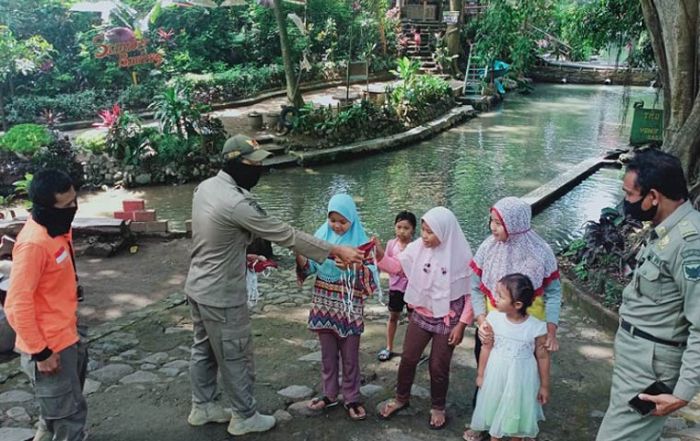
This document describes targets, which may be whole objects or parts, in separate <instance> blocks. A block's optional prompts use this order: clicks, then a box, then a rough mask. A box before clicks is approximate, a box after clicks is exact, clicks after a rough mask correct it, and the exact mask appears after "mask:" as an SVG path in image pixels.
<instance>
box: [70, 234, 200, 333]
mask: <svg viewBox="0 0 700 441" xmlns="http://www.w3.org/2000/svg"><path fill="white" fill-rule="evenodd" d="M137 244H138V251H137V252H136V253H135V254H130V253H129V252H127V251H122V252H120V253H118V254H116V255H115V256H112V257H105V258H96V257H90V256H85V255H81V253H80V249H81V246H80V245H81V244H80V242H79V241H78V243H77V244H76V253H77V254H78V256H77V259H76V265H77V268H78V276H79V277H80V284H81V285H82V286H83V288H84V290H85V300H84V301H83V303H81V305H80V309H79V311H80V315H81V318H82V319H83V320H82V321H83V322H84V323H86V324H87V325H88V326H94V325H97V324H99V323H103V322H105V321H108V320H113V319H117V318H120V317H123V316H125V315H128V314H129V313H131V312H134V311H138V310H139V309H141V308H143V307H145V306H148V305H150V304H152V303H154V302H157V301H159V300H161V299H163V298H165V297H167V296H168V295H170V294H172V293H173V292H174V291H182V289H183V287H184V283H185V278H186V277H187V270H188V266H189V261H190V244H191V241H190V240H187V239H139V240H138V242H137Z"/></svg>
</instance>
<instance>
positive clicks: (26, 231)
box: [5, 170, 87, 441]
mask: <svg viewBox="0 0 700 441" xmlns="http://www.w3.org/2000/svg"><path fill="white" fill-rule="evenodd" d="M29 198H30V199H31V201H32V210H31V217H30V218H29V219H28V220H27V223H26V224H25V225H24V227H23V228H22V231H20V233H19V235H18V236H17V243H16V245H15V247H14V250H13V253H12V257H13V263H12V275H11V278H10V287H9V289H8V292H7V299H6V302H5V312H6V314H7V319H8V321H9V322H10V325H11V326H12V327H13V328H14V330H15V332H16V333H17V340H16V342H15V347H16V349H18V350H19V351H20V352H21V354H22V359H21V361H22V367H23V369H24V370H25V372H26V373H27V375H29V378H30V379H31V381H32V383H33V385H34V392H35V394H36V400H37V402H38V403H39V408H40V412H41V419H42V422H44V423H45V425H46V428H47V429H48V431H49V432H51V433H52V436H53V438H52V439H53V440H54V441H59V440H60V441H82V440H83V439H84V438H85V422H86V418H87V403H86V401H85V397H84V396H83V392H82V384H83V382H84V379H85V376H84V375H85V366H86V360H87V351H85V350H84V348H82V346H81V345H80V344H79V342H80V337H79V335H78V324H77V310H78V284H77V280H76V279H77V278H76V273H75V263H74V260H73V247H72V243H71V223H72V222H73V218H74V217H75V212H76V211H77V209H78V204H77V199H76V192H75V188H74V187H73V182H72V180H71V178H70V176H68V175H67V174H66V173H64V172H62V171H58V170H43V171H40V172H39V173H37V174H36V175H34V179H33V180H32V183H31V185H30V187H29Z"/></svg>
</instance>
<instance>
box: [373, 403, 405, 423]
mask: <svg viewBox="0 0 700 441" xmlns="http://www.w3.org/2000/svg"><path fill="white" fill-rule="evenodd" d="M389 403H394V405H397V406H396V407H395V408H394V410H393V411H392V412H391V413H389V414H388V415H386V416H385V415H382V412H379V419H381V420H388V419H391V418H392V417H393V416H394V415H396V413H397V412H398V411H400V410H401V409H406V408H407V407H409V406H410V405H411V404H410V403H409V402H408V401H406V402H405V403H403V404H402V405H398V404H399V402H398V401H396V400H393V399H392V400H390V401H387V402H386V404H385V405H384V407H383V408H382V410H384V409H386V407H387V406H388V405H389Z"/></svg>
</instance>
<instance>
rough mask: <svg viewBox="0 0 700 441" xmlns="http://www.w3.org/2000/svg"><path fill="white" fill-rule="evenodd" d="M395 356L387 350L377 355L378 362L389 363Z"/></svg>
mask: <svg viewBox="0 0 700 441" xmlns="http://www.w3.org/2000/svg"><path fill="white" fill-rule="evenodd" d="M393 356H394V354H393V353H392V352H391V351H390V350H389V349H387V348H384V349H382V350H381V351H379V352H378V353H377V360H379V361H389V360H391V357H393Z"/></svg>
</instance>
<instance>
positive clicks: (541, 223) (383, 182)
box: [87, 85, 655, 248]
mask: <svg viewBox="0 0 700 441" xmlns="http://www.w3.org/2000/svg"><path fill="white" fill-rule="evenodd" d="M629 92H630V95H631V99H630V100H629V101H625V100H623V94H624V89H623V88H622V87H616V86H613V87H605V86H575V85H538V86H536V89H535V92H534V93H533V94H531V95H529V96H521V95H517V94H511V95H509V96H508V97H507V100H506V101H505V102H504V103H503V105H502V106H501V107H500V108H499V109H498V110H496V111H494V112H490V113H484V114H481V115H480V116H479V117H478V118H476V119H473V120H471V121H469V122H467V123H465V124H462V125H460V126H458V127H455V128H453V129H451V130H449V131H447V132H445V133H442V134H440V135H438V136H437V137H435V138H433V139H431V140H428V141H425V142H422V143H420V144H417V145H414V146H411V147H409V148H406V149H403V150H398V151H394V152H389V153H384V154H378V155H374V156H369V157H363V158H358V159H356V160H347V161H343V162H341V163H337V164H332V165H324V166H317V167H313V168H309V169H302V168H291V169H282V170H272V171H271V172H270V173H269V174H266V175H265V176H263V177H262V179H261V181H260V184H259V185H258V186H257V187H256V188H255V190H254V192H255V193H256V194H257V195H258V197H259V198H260V201H261V204H262V206H263V207H265V209H266V210H267V211H268V212H270V213H272V214H274V215H277V216H279V217H281V218H282V219H285V220H287V221H289V222H290V223H291V224H293V225H295V226H297V227H299V228H301V229H304V230H306V231H309V232H313V231H314V230H315V229H316V228H317V227H318V226H319V225H320V224H321V223H322V222H323V221H324V219H325V209H326V204H327V202H328V200H329V198H330V197H331V196H332V195H333V194H335V193H337V192H343V191H344V192H348V193H350V194H352V195H353V196H354V197H355V198H356V201H357V203H358V208H359V210H360V213H361V215H362V219H363V222H364V224H365V227H366V229H367V230H369V231H370V232H372V233H374V234H378V235H379V236H380V237H381V238H382V239H384V240H386V239H389V238H391V237H392V236H393V219H394V216H395V214H396V213H397V212H398V211H400V210H403V209H408V210H411V211H413V212H414V213H416V215H418V216H420V215H421V214H423V213H424V212H425V211H426V210H428V209H429V208H431V207H433V206H436V205H445V206H447V207H448V208H450V209H452V210H453V211H454V212H455V213H456V214H457V217H458V218H459V220H460V223H461V225H462V227H463V229H464V231H465V233H466V235H467V238H468V239H469V241H470V243H471V244H472V246H473V247H474V248H476V246H477V245H478V244H479V243H480V242H481V241H482V240H483V239H484V238H485V237H486V235H487V234H488V231H487V228H486V219H487V215H488V209H489V207H490V206H491V205H492V204H493V203H494V202H495V201H496V200H498V199H499V198H501V197H504V196H510V195H515V196H522V195H525V194H526V193H528V192H530V191H531V190H533V189H535V188H537V187H539V186H540V185H542V184H544V183H545V182H547V181H549V180H551V179H552V178H554V177H556V176H557V175H559V174H561V173H563V172H565V171H566V170H568V169H569V168H570V167H572V166H575V165H577V164H578V163H580V162H581V161H584V160H586V159H588V158H592V157H598V156H601V155H603V154H604V153H605V152H606V151H608V150H611V149H614V148H618V147H625V146H626V145H627V140H628V137H629V130H630V126H629V124H630V119H631V111H630V112H629V114H628V115H627V118H626V120H625V121H624V122H622V120H621V117H622V115H623V109H624V107H623V104H624V103H627V104H628V106H629V108H631V105H632V103H633V102H634V101H636V100H638V99H644V100H645V101H646V102H647V105H651V104H652V102H653V101H654V98H655V92H654V91H653V90H651V89H647V88H631V89H629ZM619 184H620V182H619V171H617V170H603V171H601V172H599V173H597V174H596V175H594V176H593V177H592V178H590V179H589V180H587V181H586V182H584V183H583V184H582V185H580V186H579V187H577V188H576V189H574V190H573V191H572V192H570V193H569V194H567V195H566V196H565V197H564V198H562V199H560V200H559V201H557V202H555V203H554V204H553V205H552V206H550V207H549V208H548V209H546V210H545V211H544V212H543V213H542V214H540V215H539V216H537V217H536V219H535V221H534V224H535V228H536V229H537V230H538V231H539V232H540V233H541V234H542V235H543V236H544V237H545V238H547V240H549V241H550V243H552V244H553V245H554V246H555V247H556V248H559V247H560V246H561V244H563V243H565V242H566V241H568V240H570V239H571V238H572V237H573V236H575V235H576V234H577V233H576V232H577V230H579V228H580V226H581V225H582V224H583V223H584V222H585V221H586V220H589V219H596V218H597V217H598V215H599V213H600V209H601V208H602V207H605V206H609V205H613V204H614V203H615V202H616V201H617V200H619V198H620V197H621V192H620V190H619ZM193 188H194V184H192V185H183V186H178V187H153V188H145V189H138V191H135V192H134V195H135V196H139V197H143V198H145V199H147V201H148V204H149V206H150V207H152V208H156V209H157V210H158V212H159V217H160V218H167V219H171V220H173V221H174V224H175V226H179V227H180V228H182V227H181V225H182V222H183V221H184V219H187V218H189V217H190V200H191V194H192V189H193ZM100 197H105V196H100V195H94V196H89V197H88V198H87V199H88V201H89V202H95V200H94V198H100Z"/></svg>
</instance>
